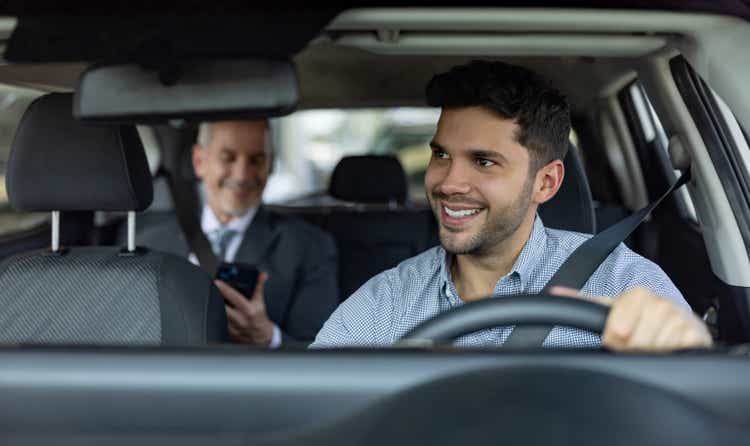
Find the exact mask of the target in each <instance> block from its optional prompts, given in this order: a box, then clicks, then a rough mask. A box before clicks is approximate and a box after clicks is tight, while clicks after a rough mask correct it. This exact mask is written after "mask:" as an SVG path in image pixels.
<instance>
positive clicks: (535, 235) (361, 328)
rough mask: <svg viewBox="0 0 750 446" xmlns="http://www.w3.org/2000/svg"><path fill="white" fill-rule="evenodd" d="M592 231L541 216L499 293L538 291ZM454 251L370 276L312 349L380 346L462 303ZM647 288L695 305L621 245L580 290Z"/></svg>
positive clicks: (462, 343) (576, 338) (577, 336)
mask: <svg viewBox="0 0 750 446" xmlns="http://www.w3.org/2000/svg"><path fill="white" fill-rule="evenodd" d="M590 237H591V235H589V234H582V233H578V232H570V231H562V230H558V229H548V228H545V227H544V224H542V220H541V219H540V218H539V216H537V217H536V220H535V221H534V227H533V229H532V232H531V236H530V237H529V240H528V241H527V242H526V245H525V246H524V248H523V249H522V250H521V253H520V254H519V256H518V258H517V259H516V262H515V264H514V265H513V268H511V270H510V272H509V273H508V274H506V275H505V276H503V277H502V278H500V280H499V281H498V282H497V283H496V284H495V292H494V294H495V297H494V298H499V299H502V297H501V296H509V295H516V294H536V293H538V292H540V291H541V290H542V288H544V285H546V284H547V282H548V281H549V279H550V278H552V275H553V274H554V273H555V272H556V271H557V269H558V268H559V267H560V265H562V263H563V262H564V261H565V259H567V258H568V256H570V254H572V253H573V251H574V250H575V249H576V248H577V247H578V246H579V245H580V244H581V243H583V242H584V241H585V240H586V239H588V238H590ZM450 261H451V256H450V255H448V254H447V253H446V252H445V250H444V249H443V248H442V247H441V246H436V247H434V248H431V249H429V250H427V251H425V252H423V253H422V254H419V255H417V256H415V257H412V258H410V259H407V260H404V261H403V262H401V263H400V264H398V265H397V266H396V267H394V268H391V269H389V270H386V271H384V272H382V273H380V274H378V275H377V276H375V277H373V278H372V279H370V280H369V281H367V282H366V283H365V284H364V285H362V287H361V288H360V289H359V290H357V291H356V292H355V293H354V294H352V295H351V297H349V298H348V299H347V300H346V301H344V302H343V303H342V304H341V305H340V306H339V307H338V308H337V309H336V311H334V312H333V314H332V315H331V317H330V318H329V319H328V321H327V322H326V323H325V325H323V328H322V329H321V330H320V332H319V333H318V335H317V337H316V338H315V342H314V343H313V344H312V346H311V347H313V348H315V347H337V346H354V345H359V346H363V345H364V346H376V345H387V344H392V343H393V342H395V341H397V340H399V338H401V336H403V335H404V334H406V333H407V332H408V331H409V330H411V329H412V328H414V327H416V326H417V325H419V324H420V323H421V322H423V321H425V320H427V319H430V318H431V317H433V316H435V315H436V314H438V313H440V312H443V311H446V310H449V309H451V308H454V307H458V306H460V305H463V301H462V300H461V299H460V298H459V297H458V293H457V292H456V287H455V286H454V284H453V281H452V279H451V275H450V268H449V267H448V266H449V264H450ZM639 286H640V287H644V288H647V289H649V290H651V291H652V292H653V293H656V294H658V295H660V296H663V297H665V298H668V299H671V300H673V301H675V302H678V303H679V304H680V305H683V306H684V307H685V308H687V309H689V308H690V307H689V305H688V304H687V302H685V299H684V298H683V297H682V294H681V293H680V292H679V291H678V290H677V288H676V287H675V286H674V284H673V283H672V281H671V280H669V278H668V277H667V275H666V274H665V273H664V271H662V269H661V268H659V266H657V265H656V264H655V263H653V262H651V261H650V260H647V259H645V258H643V257H641V256H639V255H638V254H636V253H634V252H633V251H631V250H630V249H629V248H628V247H626V246H625V245H624V244H620V246H618V247H617V248H616V249H615V250H614V251H613V252H612V253H611V254H610V255H609V257H607V258H606V259H605V260H604V262H602V264H601V265H599V268H598V269H597V270H596V271H595V272H594V274H593V275H592V276H591V277H590V278H589V280H588V282H586V285H585V286H584V287H583V289H582V290H581V292H582V293H583V294H585V295H590V296H617V295H619V294H620V293H622V292H624V291H626V290H628V289H631V288H635V287H639ZM512 330H513V327H498V328H494V329H490V330H483V331H480V332H476V333H472V334H469V335H466V336H463V337H461V338H459V339H457V340H456V342H455V345H456V346H458V347H479V346H498V345H501V344H502V343H503V342H505V340H506V339H507V338H508V335H510V333H511V331H512ZM600 343H601V341H600V339H599V336H597V335H595V334H593V333H590V332H588V331H584V330H579V329H575V328H569V327H555V328H554V329H553V330H552V331H551V332H550V334H549V336H547V339H546V340H545V341H544V346H545V347H595V346H598V345H600Z"/></svg>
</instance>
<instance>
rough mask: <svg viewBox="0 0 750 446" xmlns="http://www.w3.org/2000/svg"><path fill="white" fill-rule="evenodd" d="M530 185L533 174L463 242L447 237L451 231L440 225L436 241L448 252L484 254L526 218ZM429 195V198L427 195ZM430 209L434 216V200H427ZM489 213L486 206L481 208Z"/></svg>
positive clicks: (487, 253) (437, 210)
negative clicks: (504, 205) (516, 192)
mask: <svg viewBox="0 0 750 446" xmlns="http://www.w3.org/2000/svg"><path fill="white" fill-rule="evenodd" d="M533 185H534V177H529V178H527V179H526V182H525V183H524V186H523V189H522V190H521V193H520V194H519V195H518V197H516V199H515V200H514V201H513V202H512V203H511V204H510V205H508V206H507V207H506V208H505V209H503V210H501V212H499V213H498V212H496V213H495V216H494V217H489V218H490V219H489V220H486V221H485V222H484V223H483V224H482V226H481V227H480V228H479V230H478V231H477V232H476V234H474V235H473V236H471V238H470V239H469V240H468V241H466V242H463V243H459V242H457V241H456V240H451V237H450V234H451V233H452V232H451V231H450V230H449V229H447V228H445V227H442V226H441V227H440V244H441V245H442V246H443V248H444V249H445V250H446V251H447V252H448V253H450V254H453V255H472V256H485V255H489V254H491V253H492V252H494V251H495V250H496V249H497V248H498V247H499V246H501V245H502V244H503V243H504V242H505V241H506V240H508V239H509V238H510V237H511V236H512V235H513V234H515V233H516V231H517V230H518V228H519V227H520V226H521V224H522V223H523V221H524V219H525V218H526V214H527V212H528V209H529V205H530V203H531V194H532V190H533ZM428 198H429V197H428ZM430 201H431V202H432V203H433V205H432V209H433V212H434V213H435V214H436V215H435V216H436V218H439V217H438V212H440V209H438V208H436V206H438V202H437V200H436V199H435V198H434V197H433V199H432V200H430ZM485 211H486V212H488V213H489V209H485Z"/></svg>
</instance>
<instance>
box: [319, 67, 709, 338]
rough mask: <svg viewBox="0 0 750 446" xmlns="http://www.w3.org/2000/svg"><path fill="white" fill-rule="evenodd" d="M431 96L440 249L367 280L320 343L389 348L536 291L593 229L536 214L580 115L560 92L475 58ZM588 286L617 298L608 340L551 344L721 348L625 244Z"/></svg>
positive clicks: (433, 84) (432, 191) (431, 175)
mask: <svg viewBox="0 0 750 446" xmlns="http://www.w3.org/2000/svg"><path fill="white" fill-rule="evenodd" d="M427 101H428V103H429V104H430V105H432V106H437V107H441V108H442V112H441V115H440V120H439V122H438V126H437V132H436V134H435V136H434V138H433V140H432V142H431V144H430V146H431V147H432V159H431V160H430V163H429V166H428V168H427V173H426V175H425V190H426V191H427V199H428V200H429V202H430V205H431V207H432V210H433V212H434V214H435V217H436V218H437V221H438V224H439V228H440V242H441V245H440V246H437V247H435V248H432V249H430V250H428V251H426V252H424V253H422V254H420V255H418V256H416V257H413V258H411V259H408V260H405V261H404V262H402V263H400V264H399V265H398V266H396V267H395V268H392V269H390V270H387V271H384V272H383V273H380V274H378V275H377V276H375V277H373V278H372V279H370V280H369V281H368V282H367V283H365V284H364V285H363V286H362V287H361V288H360V289H359V290H358V291H357V292H355V293H354V294H353V295H352V296H351V297H350V298H349V299H347V300H346V301H345V302H344V303H343V304H342V305H340V306H339V308H338V309H337V310H336V311H335V312H334V313H333V315H332V316H331V317H330V319H329V320H328V321H327V322H326V323H325V325H324V326H323V329H322V330H321V331H320V333H318V336H317V337H316V340H315V343H314V344H313V346H314V347H332V346H344V345H383V344H390V343H393V342H395V341H397V340H398V339H399V338H400V337H401V336H403V335H404V334H405V333H407V332H408V331H409V330H411V329H412V328H414V327H415V326H416V325H418V324H419V323H421V322H423V321H425V320H427V319H429V318H431V317H433V316H435V315H436V314H438V313H440V312H443V311H446V310H449V309H451V308H454V307H457V306H460V305H462V304H464V303H465V302H469V301H473V300H477V299H482V298H486V297H487V296H494V297H493V298H502V296H507V295H515V294H535V293H538V292H540V291H541V290H542V288H544V286H545V285H546V283H547V281H548V280H549V279H550V278H551V277H552V275H553V274H554V273H555V272H556V271H557V269H558V268H559V267H560V265H561V264H562V263H563V261H564V260H565V259H566V258H567V257H568V256H570V254H571V253H572V252H573V251H574V250H575V249H576V248H577V247H578V246H579V245H580V244H581V243H583V242H584V241H585V240H586V239H587V238H588V237H590V236H589V235H585V234H580V233H574V232H568V231H562V230H555V229H549V228H546V227H545V226H544V223H543V222H542V220H541V219H540V218H539V216H538V215H537V208H538V206H539V205H540V204H541V203H544V202H546V201H548V200H550V199H551V198H552V197H554V195H555V194H556V193H557V191H558V189H559V188H560V185H561V184H562V180H563V176H564V174H565V172H564V167H563V163H562V159H563V158H564V156H565V152H566V150H567V147H568V135H569V133H570V116H569V107H568V104H567V102H566V100H565V98H564V97H563V96H562V95H561V94H560V93H559V92H558V91H557V90H555V89H553V88H551V87H550V86H548V85H547V84H546V83H545V82H544V81H543V80H542V79H540V78H539V77H538V76H537V75H535V74H534V73H532V72H530V71H529V70H526V69H524V68H521V67H517V66H513V65H508V64H504V63H501V62H482V61H476V62H472V63H470V64H467V65H462V66H458V67H454V68H453V69H451V70H450V71H449V72H447V73H443V74H439V75H437V76H435V77H434V78H433V79H432V80H431V81H430V83H429V85H428V86H427ZM580 292H581V296H579V297H583V296H591V297H596V298H599V297H601V296H608V297H610V298H609V299H607V301H608V302H610V303H611V304H612V309H611V311H610V314H609V317H608V319H607V323H606V327H605V330H604V333H603V335H602V336H601V339H600V337H599V336H597V335H595V334H593V333H590V332H586V331H583V330H578V329H573V328H569V327H559V326H558V327H555V328H554V329H553V330H552V331H551V332H550V333H549V335H548V336H547V338H546V339H545V341H544V345H545V346H548V347H577V346H597V345H600V344H601V343H603V344H604V345H606V346H608V347H611V348H614V349H639V350H668V349H675V348H683V347H701V346H710V345H711V337H710V336H709V334H708V330H707V329H706V327H705V326H704V324H703V323H702V321H700V319H698V318H697V317H695V315H693V314H692V313H691V311H690V308H689V306H688V305H687V303H686V302H685V300H684V299H683V297H682V295H681V294H680V292H679V291H678V290H677V288H676V287H675V286H674V285H673V284H672V282H671V281H670V280H669V278H668V277H667V276H666V275H665V274H664V272H663V271H662V270H661V269H660V268H659V267H658V266H657V265H655V264H654V263H653V262H650V261H649V260H647V259H645V258H643V257H641V256H639V255H637V254H635V253H634V252H633V251H631V250H630V249H628V248H627V247H626V246H625V245H623V244H620V246H618V247H617V248H616V249H615V250H614V251H613V252H612V253H611V254H610V255H609V256H608V257H607V259H605V260H604V262H602V264H601V265H600V266H599V268H598V269H597V270H596V272H595V273H594V274H593V275H592V276H591V277H590V278H589V280H588V282H587V283H586V284H585V286H584V287H583V288H582V289H581V290H580ZM561 294H570V291H569V290H568V291H562V292H561ZM561 298H563V297H561ZM512 330H513V328H512V327H498V328H495V329H490V330H484V331H480V332H477V333H473V334H470V335H466V336H463V337H461V338H459V339H458V340H457V341H456V345H458V346H464V347H466V346H486V345H501V344H502V343H504V342H505V340H506V339H507V338H508V336H509V335H510V333H511V332H512Z"/></svg>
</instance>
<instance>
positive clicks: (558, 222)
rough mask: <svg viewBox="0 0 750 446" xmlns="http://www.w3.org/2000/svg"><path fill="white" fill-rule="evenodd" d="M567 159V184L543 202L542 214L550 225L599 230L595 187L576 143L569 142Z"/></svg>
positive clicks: (564, 181)
mask: <svg viewBox="0 0 750 446" xmlns="http://www.w3.org/2000/svg"><path fill="white" fill-rule="evenodd" d="M563 163H564V164H565V177H564V178H563V184H562V186H560V190H558V191H557V194H556V195H555V196H554V197H553V198H552V199H551V200H549V201H548V202H546V203H544V204H542V205H541V206H539V216H540V217H541V218H542V221H543V222H544V225H545V226H547V227H550V228H555V229H565V230H568V231H576V232H585V233H588V234H595V233H596V219H595V216H594V201H593V199H592V198H591V189H590V188H589V182H588V180H587V179H586V172H585V170H584V168H583V163H581V159H580V158H579V156H578V152H577V151H576V148H575V146H573V144H572V143H569V145H568V154H567V155H565V159H564V160H563Z"/></svg>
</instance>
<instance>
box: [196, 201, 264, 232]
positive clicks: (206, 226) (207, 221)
mask: <svg viewBox="0 0 750 446" xmlns="http://www.w3.org/2000/svg"><path fill="white" fill-rule="evenodd" d="M257 212H258V206H253V207H251V208H250V209H248V210H247V211H246V212H245V213H244V214H242V215H241V216H239V217H235V218H233V219H231V220H229V223H227V224H226V225H222V224H221V222H220V221H219V219H218V218H217V217H216V214H214V211H213V209H211V207H210V206H209V205H207V204H204V205H203V213H202V214H201V229H202V230H203V233H205V234H210V233H212V232H214V231H216V230H217V229H219V228H221V227H222V226H224V227H226V228H227V229H231V230H233V231H237V233H238V234H244V233H245V230H246V229H247V227H248V226H250V223H252V221H253V217H255V214H256V213H257Z"/></svg>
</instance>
